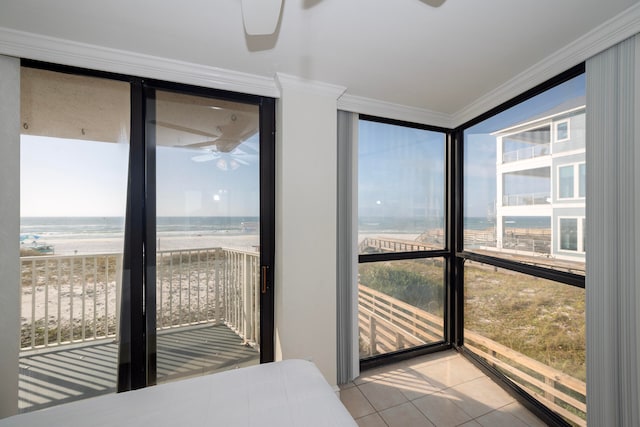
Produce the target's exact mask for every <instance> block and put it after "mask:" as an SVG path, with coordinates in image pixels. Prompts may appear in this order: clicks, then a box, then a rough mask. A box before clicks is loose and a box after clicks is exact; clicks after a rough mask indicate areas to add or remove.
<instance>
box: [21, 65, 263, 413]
mask: <svg viewBox="0 0 640 427" xmlns="http://www.w3.org/2000/svg"><path fill="white" fill-rule="evenodd" d="M43 67H44V68H43ZM54 70H55V71H54ZM21 91H22V117H21V122H22V123H21V126H22V128H23V135H22V142H21V151H22V153H21V188H22V190H21V237H20V247H21V257H20V265H21V271H22V285H21V289H22V292H21V301H20V304H21V307H22V314H21V317H22V327H21V335H22V336H21V353H20V368H19V369H20V383H19V390H20V391H19V396H20V410H21V411H30V410H34V409H39V408H43V407H46V406H52V405H57V404H60V403H63V402H69V401H73V400H78V399H82V398H85V397H89V396H95V395H99V394H104V393H109V392H115V391H127V390H131V389H136V388H141V387H146V386H149V385H153V384H156V383H158V382H163V381H170V380H174V379H180V378H184V377H188V376H194V375H201V374H206V373H211V372H216V371H221V370H225V369H232V368H236V367H240V366H246V365H251V364H257V363H260V362H268V361H272V360H273V268H272V265H273V256H274V254H273V251H274V205H275V203H274V186H275V171H274V145H275V136H274V135H275V133H274V128H275V103H274V100H273V99H268V98H262V97H259V96H252V95H242V94H233V93H228V92H222V91H216V90H210V89H203V88H194V87H189V86H183V85H175V84H169V83H165V82H149V81H144V80H142V79H139V78H135V77H128V76H114V75H108V74H104V73H100V72H92V71H87V70H77V69H70V68H66V67H58V66H43V64H36V63H30V62H28V61H25V62H24V63H23V68H22V86H21Z"/></svg>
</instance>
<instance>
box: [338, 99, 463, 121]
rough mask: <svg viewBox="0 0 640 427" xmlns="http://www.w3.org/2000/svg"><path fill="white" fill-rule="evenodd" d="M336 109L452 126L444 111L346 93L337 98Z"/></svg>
mask: <svg viewBox="0 0 640 427" xmlns="http://www.w3.org/2000/svg"><path fill="white" fill-rule="evenodd" d="M338 109H339V110H344V111H349V112H352V113H359V114H367V115H370V116H377V117H383V118H387V119H394V120H402V121H407V122H413V123H420V124H423V125H431V126H439V127H444V128H452V124H453V120H452V117H451V115H449V114H446V113H439V112H436V111H431V110H426V109H423V108H417V107H409V106H406V105H400V104H394V103H391V102H385V101H378V100H375V99H371V98H365V97H362V96H356V95H351V94H348V93H345V94H344V95H342V97H340V99H339V100H338Z"/></svg>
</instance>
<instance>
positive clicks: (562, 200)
mask: <svg viewBox="0 0 640 427" xmlns="http://www.w3.org/2000/svg"><path fill="white" fill-rule="evenodd" d="M493 135H494V136H496V144H497V149H496V153H497V156H496V157H497V166H496V185H497V189H496V190H497V191H496V194H497V197H496V209H495V214H496V245H497V249H498V250H502V251H511V250H513V251H517V252H518V253H527V252H530V253H531V255H541V254H544V255H546V256H549V257H553V258H557V259H564V260H570V261H578V262H584V259H585V243H584V242H585V194H586V193H585V100H584V98H578V99H574V100H572V101H571V102H568V103H565V104H563V105H560V106H557V107H556V108H554V109H552V110H549V111H547V112H546V113H544V114H542V115H540V116H538V117H537V118H534V119H531V120H528V121H527V122H525V123H520V124H517V125H514V126H511V127H509V128H506V129H501V130H499V131H497V132H495V133H494V134H493Z"/></svg>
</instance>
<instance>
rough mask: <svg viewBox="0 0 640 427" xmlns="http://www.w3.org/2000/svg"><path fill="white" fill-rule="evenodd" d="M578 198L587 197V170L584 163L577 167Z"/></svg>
mask: <svg viewBox="0 0 640 427" xmlns="http://www.w3.org/2000/svg"><path fill="white" fill-rule="evenodd" d="M578 170H579V172H578V176H579V183H578V197H586V196H587V168H586V165H585V164H584V163H580V164H579V165H578Z"/></svg>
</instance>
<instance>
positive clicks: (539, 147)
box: [502, 144, 551, 163]
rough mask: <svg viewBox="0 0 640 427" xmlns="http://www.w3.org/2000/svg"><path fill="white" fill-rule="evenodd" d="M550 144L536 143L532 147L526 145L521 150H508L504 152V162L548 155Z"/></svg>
mask: <svg viewBox="0 0 640 427" xmlns="http://www.w3.org/2000/svg"><path fill="white" fill-rule="evenodd" d="M549 147H550V144H536V145H534V146H532V147H525V148H521V149H519V150H514V151H507V152H506V153H503V154H502V163H509V162H516V161H518V160H527V159H533V158H536V157H542V156H547V155H549V154H551V153H550V151H549Z"/></svg>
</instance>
